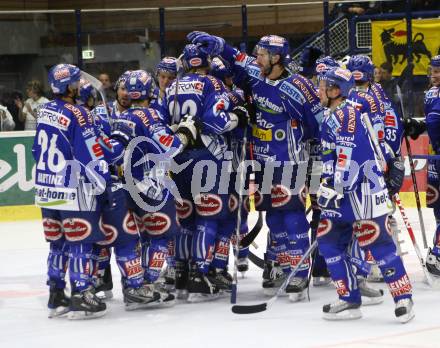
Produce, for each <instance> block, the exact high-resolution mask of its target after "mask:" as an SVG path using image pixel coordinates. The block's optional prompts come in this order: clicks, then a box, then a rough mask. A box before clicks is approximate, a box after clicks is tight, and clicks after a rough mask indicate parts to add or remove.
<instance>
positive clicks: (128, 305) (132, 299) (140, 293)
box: [122, 284, 161, 311]
mask: <svg viewBox="0 0 440 348" xmlns="http://www.w3.org/2000/svg"><path fill="white" fill-rule="evenodd" d="M122 293H123V295H124V303H125V310H127V311H132V310H136V309H142V308H151V307H155V306H157V305H159V304H160V300H161V296H160V294H159V293H158V292H157V291H155V290H154V285H153V284H143V285H142V286H141V287H140V288H132V287H128V288H125V289H123V290H122Z"/></svg>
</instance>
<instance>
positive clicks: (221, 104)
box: [215, 99, 225, 111]
mask: <svg viewBox="0 0 440 348" xmlns="http://www.w3.org/2000/svg"><path fill="white" fill-rule="evenodd" d="M224 109H225V101H224V100H223V99H220V100H219V101H218V102H217V104H216V105H215V110H216V111H220V110H224Z"/></svg>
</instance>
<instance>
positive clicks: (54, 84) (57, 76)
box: [48, 64, 81, 94]
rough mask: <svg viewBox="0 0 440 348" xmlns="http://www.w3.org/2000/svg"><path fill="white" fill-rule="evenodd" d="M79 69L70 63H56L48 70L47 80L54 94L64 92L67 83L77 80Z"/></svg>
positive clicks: (73, 82) (79, 74) (70, 83)
mask: <svg viewBox="0 0 440 348" xmlns="http://www.w3.org/2000/svg"><path fill="white" fill-rule="evenodd" d="M80 77H81V70H79V68H78V67H76V66H75V65H71V64H58V65H55V66H54V67H52V68H51V69H50V70H49V75H48V81H49V85H50V88H51V89H52V92H53V93H54V94H64V93H65V92H66V90H67V87H68V86H69V85H73V84H75V83H77V82H79V80H80Z"/></svg>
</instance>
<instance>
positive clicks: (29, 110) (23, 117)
mask: <svg viewBox="0 0 440 348" xmlns="http://www.w3.org/2000/svg"><path fill="white" fill-rule="evenodd" d="M26 94H27V96H28V99H26V101H25V102H24V105H23V101H22V100H21V99H19V98H16V99H15V105H16V106H17V108H18V118H19V120H20V121H21V122H24V129H25V130H35V128H36V126H37V108H38V107H39V106H40V105H41V104H44V103H47V102H48V101H49V100H48V99H47V98H46V97H44V92H43V86H42V84H41V82H40V81H37V80H32V81H29V82H28V84H27V87H26Z"/></svg>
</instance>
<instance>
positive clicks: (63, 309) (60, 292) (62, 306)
mask: <svg viewBox="0 0 440 348" xmlns="http://www.w3.org/2000/svg"><path fill="white" fill-rule="evenodd" d="M69 306H70V298H69V297H67V296H66V294H65V293H64V289H56V288H51V289H50V290H49V302H48V303H47V308H48V309H49V313H48V317H49V318H56V317H60V316H62V315H64V314H66V313H67V312H69V310H70V309H69Z"/></svg>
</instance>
